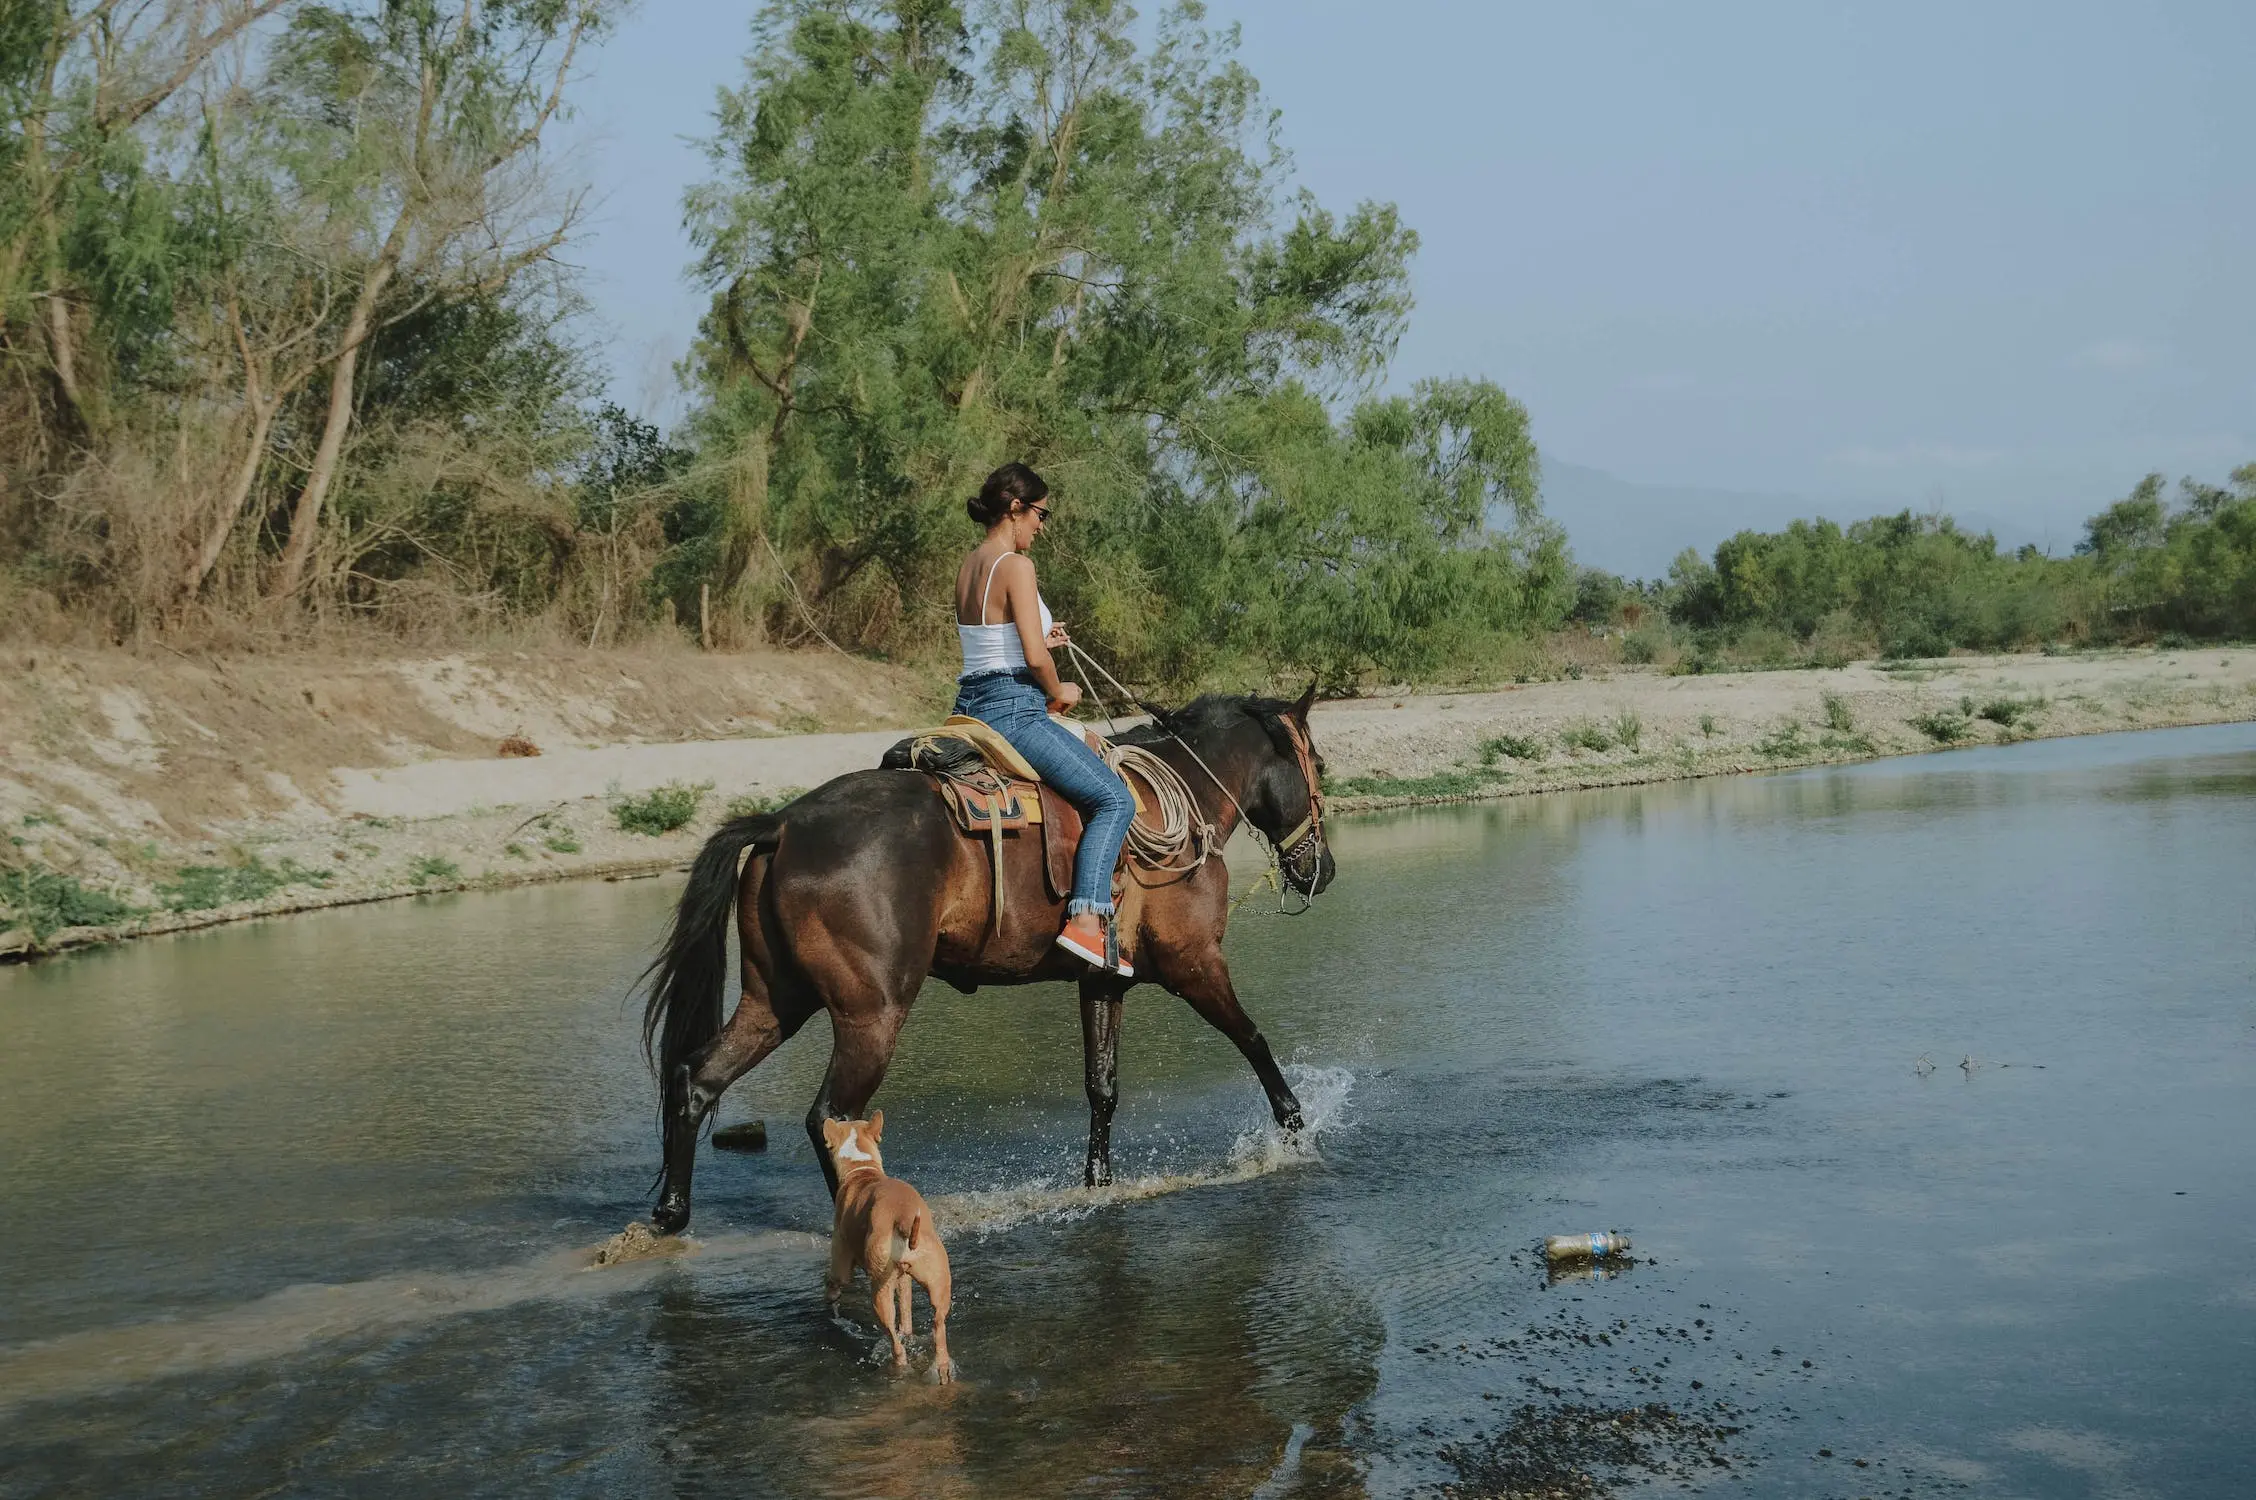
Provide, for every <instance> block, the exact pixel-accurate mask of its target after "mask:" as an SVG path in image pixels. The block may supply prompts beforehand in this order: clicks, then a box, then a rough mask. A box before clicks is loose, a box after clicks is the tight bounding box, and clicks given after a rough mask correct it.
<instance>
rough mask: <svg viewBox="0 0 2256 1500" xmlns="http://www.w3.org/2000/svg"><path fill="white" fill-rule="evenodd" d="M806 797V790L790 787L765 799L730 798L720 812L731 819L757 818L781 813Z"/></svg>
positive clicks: (746, 796)
mask: <svg viewBox="0 0 2256 1500" xmlns="http://www.w3.org/2000/svg"><path fill="white" fill-rule="evenodd" d="M806 795H807V789H806V788H805V787H803V786H790V787H785V788H784V789H783V790H782V791H780V792H777V793H775V794H774V795H772V796H767V797H756V796H752V795H750V794H747V795H745V796H742V797H731V798H729V800H728V806H726V807H724V808H722V809H721V811H722V812H724V813H726V814H727V815H728V816H730V817H732V818H757V817H760V816H761V815H763V814H765V813H772V812H781V811H783V810H784V809H785V808H786V807H789V806H790V805H791V804H792V803H794V802H796V801H798V800H799V799H800V798H801V797H804V796H806Z"/></svg>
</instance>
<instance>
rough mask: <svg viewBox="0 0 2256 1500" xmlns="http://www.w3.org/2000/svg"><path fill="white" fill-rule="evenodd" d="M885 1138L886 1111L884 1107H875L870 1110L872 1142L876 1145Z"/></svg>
mask: <svg viewBox="0 0 2256 1500" xmlns="http://www.w3.org/2000/svg"><path fill="white" fill-rule="evenodd" d="M884 1139H885V1111H884V1110H882V1109H873V1110H871V1111H870V1144H871V1145H873V1146H874V1145H876V1144H877V1143H878V1142H879V1141H882V1140H884Z"/></svg>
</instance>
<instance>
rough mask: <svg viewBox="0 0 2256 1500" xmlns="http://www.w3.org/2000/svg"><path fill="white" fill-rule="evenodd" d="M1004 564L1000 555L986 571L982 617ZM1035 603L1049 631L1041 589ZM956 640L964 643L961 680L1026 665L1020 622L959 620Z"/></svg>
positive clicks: (1047, 608)
mask: <svg viewBox="0 0 2256 1500" xmlns="http://www.w3.org/2000/svg"><path fill="white" fill-rule="evenodd" d="M1002 565H1003V559H1001V558H997V559H996V560H995V563H994V565H993V566H992V567H990V568H988V570H987V584H986V587H985V588H982V589H981V590H980V591H979V618H980V619H982V620H984V619H986V618H987V595H988V592H989V590H991V589H993V588H994V587H995V574H996V572H997V570H999V569H1000V568H1001V567H1002ZM1034 602H1035V604H1036V605H1038V606H1039V607H1040V608H1041V611H1042V634H1043V636H1044V637H1047V636H1048V635H1049V633H1050V624H1051V618H1050V605H1049V601H1048V600H1046V599H1044V598H1043V597H1042V595H1041V593H1040V592H1039V591H1037V592H1036V593H1035V595H1034ZM956 639H957V640H958V641H960V642H961V643H962V645H963V670H962V671H961V672H959V673H957V674H956V680H957V681H959V682H961V681H962V680H963V679H964V678H966V677H976V676H978V675H979V674H980V673H982V672H1015V671H1018V670H1020V669H1021V668H1023V667H1024V666H1025V665H1026V645H1025V643H1024V642H1023V641H1021V640H1020V639H1019V638H1018V623H1017V622H1016V621H1015V620H1005V621H1003V622H1002V623H1001V624H999V625H966V624H964V623H963V622H962V621H960V620H959V621H957V622H956Z"/></svg>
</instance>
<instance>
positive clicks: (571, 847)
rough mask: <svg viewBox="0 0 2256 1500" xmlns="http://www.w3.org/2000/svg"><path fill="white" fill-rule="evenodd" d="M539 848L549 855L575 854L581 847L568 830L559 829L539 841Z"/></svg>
mask: <svg viewBox="0 0 2256 1500" xmlns="http://www.w3.org/2000/svg"><path fill="white" fill-rule="evenodd" d="M541 847H542V848H543V849H546V850H548V851H549V853H551V854H577V853H579V852H580V849H581V847H582V845H581V843H580V841H579V840H578V839H577V838H575V837H574V836H573V834H572V830H571V829H569V828H560V829H558V830H557V831H556V832H554V833H552V834H550V835H549V836H548V837H547V838H545V839H542V840H541Z"/></svg>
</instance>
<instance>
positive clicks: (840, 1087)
mask: <svg viewBox="0 0 2256 1500" xmlns="http://www.w3.org/2000/svg"><path fill="white" fill-rule="evenodd" d="M1314 700H1315V689H1314V688H1313V687H1311V688H1310V689H1309V690H1308V692H1307V693H1306V694H1304V695H1303V696H1302V697H1301V699H1300V701H1299V702H1297V703H1286V702H1283V701H1280V700H1277V699H1265V698H1250V697H1216V696H1210V697H1205V698H1201V699H1199V700H1197V701H1196V702H1194V703H1191V704H1190V705H1188V706H1187V707H1184V708H1182V709H1179V710H1176V711H1174V712H1171V713H1164V714H1156V715H1155V722H1154V723H1153V724H1151V725H1149V726H1144V727H1140V728H1137V729H1133V730H1130V731H1129V732H1128V733H1127V734H1124V735H1122V736H1120V739H1121V741H1122V742H1123V743H1132V744H1137V745H1141V746H1142V747H1143V748H1145V749H1146V750H1149V751H1150V752H1151V753H1152V754H1154V755H1156V756H1158V757H1160V758H1161V759H1163V760H1165V761H1166V762H1167V763H1168V764H1169V765H1170V766H1172V767H1173V768H1174V769H1175V770H1176V771H1177V772H1179V773H1180V774H1181V775H1182V777H1183V780H1184V782H1185V784H1186V785H1187V786H1188V787H1189V788H1190V790H1191V794H1192V800H1193V801H1194V802H1195V803H1196V804H1197V807H1198V812H1199V815H1200V816H1201V817H1202V818H1203V819H1204V820H1205V821H1206V822H1207V823H1209V824H1211V825H1213V828H1214V830H1215V832H1214V838H1213V845H1212V847H1213V848H1215V849H1216V850H1219V849H1220V847H1221V844H1222V843H1223V842H1224V841H1225V840H1227V839H1228V837H1229V835H1230V833H1231V830H1232V829H1234V828H1235V827H1236V825H1237V823H1238V820H1239V814H1240V812H1241V811H1242V812H1243V814H1244V816H1245V817H1246V818H1247V819H1249V820H1251V822H1252V823H1253V825H1254V827H1255V828H1257V829H1259V830H1260V831H1261V832H1262V833H1263V834H1264V835H1266V836H1267V837H1268V838H1269V840H1270V841H1271V843H1273V844H1276V845H1277V846H1278V847H1280V848H1281V849H1283V850H1284V865H1285V871H1284V873H1285V877H1286V879H1287V880H1288V881H1289V882H1290V883H1291V884H1292V885H1293V886H1294V887H1295V888H1296V889H1298V890H1300V891H1302V892H1304V893H1306V894H1308V895H1311V896H1312V895H1314V894H1315V893H1316V892H1318V891H1321V890H1322V889H1323V888H1324V887H1325V886H1327V885H1329V884H1330V883H1331V879H1332V873H1333V865H1332V856H1331V851H1330V850H1329V849H1328V848H1326V847H1325V844H1324V838H1323V818H1322V806H1323V804H1322V796H1321V792H1320V786H1321V781H1320V778H1321V775H1322V771H1323V762H1322V760H1321V759H1319V758H1318V757H1317V755H1316V753H1315V747H1314V744H1313V743H1312V742H1311V741H1310V739H1309V738H1308V709H1309V706H1310V704H1311V703H1312V702H1313V701H1314ZM747 852H749V854H750V856H751V857H750V858H749V859H746V858H745V855H746V854H747ZM1017 852H1018V856H1019V857H1017V858H1014V859H1011V860H1009V861H1007V862H1006V864H1005V867H1004V873H1003V879H1004V882H1005V894H1006V897H1007V899H1006V901H1005V903H1004V910H1005V913H1006V915H1005V919H1004V922H1003V926H1002V929H1001V931H999V932H996V931H993V930H992V915H993V900H994V885H993V881H994V877H993V876H992V874H991V873H990V867H989V855H988V851H987V849H986V847H985V845H984V844H982V843H979V842H975V841H974V840H972V839H969V838H967V837H965V836H964V835H963V834H962V833H961V832H959V831H958V830H957V828H956V825H955V824H954V822H953V821H952V820H951V818H950V816H949V813H948V809H947V806H946V805H945V803H944V802H943V801H942V800H941V796H940V792H939V789H938V787H937V785H936V784H935V783H934V782H933V780H932V778H930V777H929V776H926V775H923V774H922V773H919V772H915V771H889V770H881V771H856V772H852V773H849V774H847V775H844V776H840V777H838V778H837V779H836V780H833V781H830V782H828V783H826V784H825V785H823V786H820V787H817V788H816V789H815V790H814V791H811V792H809V793H807V794H806V795H805V796H803V797H801V798H799V800H797V801H796V802H793V803H792V804H791V805H790V806H789V807H787V808H785V809H784V810H783V811H781V812H779V813H772V814H761V815H758V816H754V817H745V818H734V819H731V820H730V821H729V822H727V823H724V824H722V825H721V827H720V828H719V829H718V830H717V831H715V833H714V834H713V836H712V837H711V838H709V839H707V840H706V841H705V847H704V849H703V851H702V852H700V853H699V855H698V856H697V863H696V865H695V866H694V867H693V869H692V870H691V872H690V877H689V884H688V887H687V888H686V889H685V890H684V891H683V892H682V897H681V906H680V909H679V910H678V911H677V912H676V913H675V915H674V923H673V929H672V931H671V932H670V933H669V935H668V937H667V940H666V945H665V948H664V950H663V951H662V952H661V953H660V954H659V956H658V960H657V961H656V962H655V963H653V964H652V965H651V967H650V976H649V977H650V980H651V984H650V999H649V1003H648V1005H647V1007H646V1008H645V1010H644V1014H643V1044H644V1047H645V1049H646V1050H647V1051H649V1053H650V1054H651V1062H652V1065H653V1066H654V1067H655V1068H656V1070H657V1073H658V1078H659V1116H660V1134H661V1137H662V1139H663V1143H664V1149H665V1166H664V1170H663V1172H662V1175H661V1179H660V1191H659V1197H658V1206H657V1208H656V1209H655V1210H654V1211H653V1212H652V1214H651V1222H652V1223H653V1224H655V1225H656V1226H657V1227H658V1229H660V1230H661V1231H662V1232H665V1233H668V1234H671V1233H674V1232H676V1231H678V1230H680V1229H681V1228H682V1227H683V1226H684V1225H685V1224H687V1223H688V1222H689V1212H690V1174H691V1172H692V1170H693V1169H694V1167H695V1165H696V1158H697V1140H698V1136H699V1134H700V1133H701V1131H702V1130H703V1127H704V1124H705V1120H706V1118H707V1117H708V1116H709V1115H710V1114H711V1112H712V1109H713V1106H714V1104H715V1103H717V1102H718V1101H719V1099H720V1097H721V1094H722V1092H723V1091H724V1090H725V1089H727V1088H728V1086H729V1085H730V1084H732V1083H734V1082H736V1080H737V1079H739V1078H741V1077H743V1076H744V1075H745V1073H747V1072H749V1071H750V1070H751V1069H752V1068H753V1067H754V1066H755V1065H756V1064H757V1063H758V1062H759V1061H760V1060H761V1059H762V1058H764V1057H766V1056H767V1055H768V1054H769V1053H771V1052H773V1051H774V1050H775V1049H776V1048H777V1047H779V1046H781V1045H782V1044H783V1043H784V1042H785V1041H787V1040H788V1039H789V1038H790V1037H791V1036H792V1035H793V1033H795V1032H797V1031H798V1030H799V1028H800V1027H801V1026H803V1025H805V1024H806V1022H807V1020H808V1018H809V1017H811V1016H813V1015H814V1014H815V1013H816V1012H817V1011H821V1010H828V1011H829V1012H830V1025H831V1044H830V1067H829V1069H828V1070H827V1071H825V1072H824V1074H823V1081H822V1087H821V1089H820V1090H819V1091H818V1092H817V1093H816V1095H815V1102H814V1106H813V1108H811V1109H809V1110H808V1111H807V1134H808V1136H809V1137H810V1138H811V1139H812V1140H813V1141H814V1143H815V1154H816V1156H817V1158H818V1159H819V1160H821V1161H822V1164H823V1176H824V1177H825V1178H826V1179H828V1181H829V1183H830V1189H831V1191H832V1193H833V1194H835V1193H836V1192H837V1191H838V1181H837V1178H836V1177H835V1176H834V1175H833V1168H832V1167H831V1165H830V1161H829V1156H828V1153H827V1152H825V1151H824V1150H823V1149H822V1146H823V1140H822V1126H823V1121H824V1120H826V1119H836V1120H844V1119H854V1118H858V1117H860V1116H861V1115H862V1114H864V1113H865V1112H866V1110H867V1108H868V1105H869V1101H870V1096H871V1095H872V1094H874V1093H876V1092H877V1086H878V1085H879V1084H880V1083H881V1082H883V1081H884V1078H885V1069H886V1065H887V1064H888V1063H889V1062H890V1061H891V1060H892V1057H893V1045H894V1043H895V1041H896V1040H897V1039H898V1038H899V1036H900V1034H901V1023H902V1022H903V1021H905V1020H907V1019H908V1014H909V1007H910V1005H911V1004H913V1003H914V1002H915V1000H916V997H917V991H918V989H919V988H920V987H921V986H922V985H923V983H924V979H925V976H926V975H928V974H930V975H936V976H938V977H939V978H941V979H944V980H946V981H947V982H948V983H950V984H952V985H954V986H955V987H956V988H957V989H960V990H962V991H963V992H965V993H966V994H969V993H971V992H972V991H973V990H975V989H977V988H978V987H979V986H980V985H982V984H1028V983H1032V982H1035V981H1038V980H1045V979H1052V980H1060V979H1076V978H1077V979H1079V980H1080V984H1081V1038H1082V1046H1083V1048H1084V1054H1085V1060H1086V1073H1085V1078H1084V1082H1085V1084H1086V1087H1087V1090H1088V1095H1089V1159H1088V1180H1089V1182H1090V1184H1091V1185H1092V1186H1094V1185H1096V1184H1100V1183H1104V1182H1109V1181H1110V1180H1111V1178H1112V1113H1113V1105H1114V1101H1115V1097H1116V1087H1115V1081H1116V1077H1117V1071H1118V1057H1119V1041H1120V1011H1121V997H1122V996H1123V995H1125V994H1126V993H1127V991H1128V989H1129V987H1130V986H1131V985H1134V984H1138V983H1142V982H1144V981H1146V980H1149V981H1151V982H1153V983H1156V984H1158V985H1160V986H1162V987H1163V988H1165V989H1167V990H1169V991H1171V992H1172V993H1174V994H1177V995H1180V996H1182V997H1183V999H1185V1000H1187V1001H1189V1002H1190V1003H1191V1007H1192V1008H1193V1009H1194V1010H1196V1011H1197V1012H1198V1013H1199V1014H1200V1015H1202V1016H1204V1017H1206V1019H1207V1020H1208V1021H1209V1022H1210V1023H1211V1024H1212V1025H1213V1026H1214V1027H1215V1028H1216V1029H1217V1030H1219V1031H1220V1032H1221V1033H1222V1034H1223V1035H1224V1036H1227V1037H1228V1038H1229V1039H1230V1040H1231V1041H1232V1042H1234V1043H1236V1044H1237V1048H1238V1050H1239V1051H1240V1052H1241V1053H1243V1054H1244V1055H1245V1059H1246V1061H1247V1062H1249V1063H1251V1064H1252V1065H1253V1070H1254V1072H1255V1074H1256V1075H1258V1076H1259V1078H1260V1079H1261V1086H1262V1088H1263V1089H1264V1090H1265V1091H1266V1092H1267V1093H1268V1095H1269V1108H1270V1111H1271V1113H1273V1114H1274V1115H1275V1116H1276V1119H1277V1123H1278V1124H1279V1125H1280V1126H1282V1127H1284V1128H1285V1129H1287V1130H1298V1129H1300V1128H1301V1117H1300V1102H1299V1101H1298V1100H1297V1099H1295V1098H1294V1097H1293V1092H1292V1089H1291V1088H1290V1087H1289V1086H1288V1085H1287V1084H1286V1083H1285V1079H1284V1075H1283V1074H1282V1073H1281V1072H1279V1071H1278V1068H1277V1060H1276V1059H1275V1058H1274V1057H1272V1056H1271V1055H1270V1053H1269V1044H1268V1043H1267V1042H1266V1041H1264V1040H1263V1039H1262V1036H1261V1032H1260V1030H1259V1029H1258V1028H1257V1027H1256V1026H1255V1025H1254V1024H1253V1022H1252V1021H1251V1020H1250V1019H1249V1018H1248V1017H1247V1016H1246V1013H1245V1011H1244V1010H1243V1009H1242V1008H1240V1006H1239V1005H1238V996H1237V992H1236V991H1235V990H1234V989H1232V988H1231V985H1230V969H1229V965H1228V964H1227V963H1225V962H1224V961H1223V958H1222V929H1223V926H1224V924H1225V923H1226V922H1227V921H1228V919H1229V908H1230V901H1229V872H1228V870H1227V869H1226V868H1225V867H1224V866H1223V863H1222V859H1221V857H1220V854H1219V853H1216V854H1214V855H1213V856H1211V857H1209V858H1208V859H1207V860H1206V861H1205V862H1204V863H1203V864H1201V865H1200V866H1199V867H1198V868H1196V869H1195V870H1192V871H1191V872H1190V873H1188V874H1187V875H1181V876H1172V877H1165V876H1163V877H1157V880H1156V883H1154V884H1153V885H1152V886H1151V888H1150V889H1149V890H1148V891H1147V892H1146V893H1145V895H1144V899H1143V900H1142V902H1141V912H1140V916H1139V918H1138V920H1137V921H1136V923H1135V930H1134V931H1133V932H1123V933H1122V935H1121V936H1122V939H1123V942H1122V946H1123V948H1124V949H1125V950H1126V951H1128V952H1129V953H1131V954H1133V956H1134V965H1135V970H1136V977H1135V978H1134V979H1121V978H1118V977H1115V976H1113V975H1111V974H1102V973H1098V972H1095V971H1093V970H1091V969H1090V968H1089V967H1088V966H1087V965H1086V964H1084V963H1082V962H1081V961H1080V960H1078V959H1075V958H1073V957H1072V956H1071V955H1069V954H1067V953H1065V952H1063V951H1062V950H1060V949H1059V948H1058V947H1057V946H1056V945H1055V944H1054V943H1053V942H1052V941H1051V939H1052V938H1054V937H1055V936H1056V934H1057V931H1058V928H1059V926H1060V924H1061V922H1062V920H1063V905H1062V903H1061V902H1059V901H1058V900H1057V899H1055V898H1054V897H1052V896H1051V895H1050V893H1049V889H1048V887H1047V885H1046V884H1045V882H1044V879H1043V870H1042V860H1041V858H1040V851H1039V846H1038V845H1037V846H1035V847H1033V848H1029V849H1021V850H1019V851H1017ZM740 867H741V870H740ZM731 912H733V913H734V914H735V918H736V930H737V936H738V940H739V942H740V944H741V946H742V948H743V959H742V968H743V974H744V995H743V998H742V999H741V1000H739V1001H738V1002H737V1007H736V1013H735V1014H734V1015H732V1016H730V1017H729V1020H728V1024H727V1025H726V1026H723V1025H722V1024H721V999H722V992H723V990H724V988H725V982H724V981H725V976H726V971H727V965H728V925H729V916H730V914H731Z"/></svg>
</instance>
